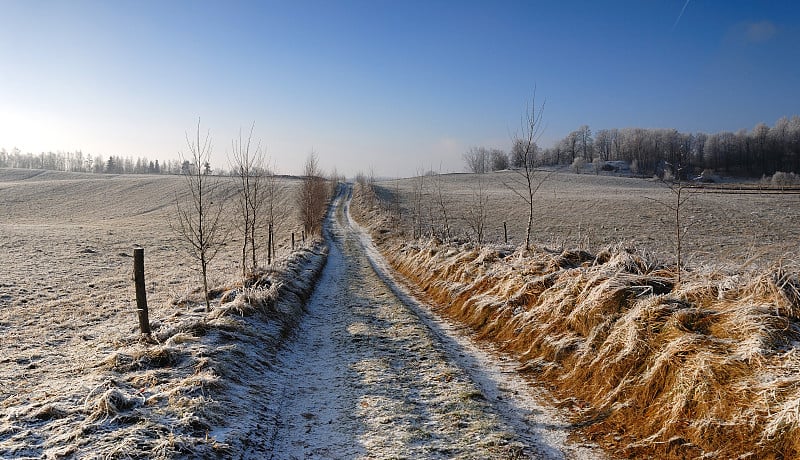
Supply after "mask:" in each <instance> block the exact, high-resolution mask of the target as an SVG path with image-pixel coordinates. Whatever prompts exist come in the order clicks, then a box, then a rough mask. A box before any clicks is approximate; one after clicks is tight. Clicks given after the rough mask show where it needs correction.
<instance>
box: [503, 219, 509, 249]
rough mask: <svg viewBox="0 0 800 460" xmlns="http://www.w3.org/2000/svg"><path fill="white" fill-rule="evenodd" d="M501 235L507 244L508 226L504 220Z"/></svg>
mask: <svg viewBox="0 0 800 460" xmlns="http://www.w3.org/2000/svg"><path fill="white" fill-rule="evenodd" d="M503 236H504V237H505V240H506V244H508V227H507V226H506V222H505V221H503Z"/></svg>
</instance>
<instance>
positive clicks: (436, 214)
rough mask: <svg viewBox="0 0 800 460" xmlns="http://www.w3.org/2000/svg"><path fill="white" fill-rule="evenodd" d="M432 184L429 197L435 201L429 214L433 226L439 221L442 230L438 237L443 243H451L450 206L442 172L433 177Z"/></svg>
mask: <svg viewBox="0 0 800 460" xmlns="http://www.w3.org/2000/svg"><path fill="white" fill-rule="evenodd" d="M430 179H431V180H430V181H429V183H430V188H431V189H430V193H429V196H430V198H431V199H432V200H433V203H432V204H431V206H430V208H429V214H430V218H431V225H434V224H433V223H434V222H436V221H438V222H439V223H440V228H439V231H438V232H434V233H438V236H439V237H441V239H442V240H443V241H450V239H451V236H452V232H451V229H450V215H449V214H448V206H447V201H446V200H445V196H444V179H443V178H442V173H441V171H440V172H438V173H436V174H434V175H432V176H431V178H430Z"/></svg>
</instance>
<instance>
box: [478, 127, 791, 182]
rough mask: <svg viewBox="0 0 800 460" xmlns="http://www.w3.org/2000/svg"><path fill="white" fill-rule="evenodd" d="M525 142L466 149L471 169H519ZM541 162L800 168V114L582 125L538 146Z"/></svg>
mask: <svg viewBox="0 0 800 460" xmlns="http://www.w3.org/2000/svg"><path fill="white" fill-rule="evenodd" d="M522 151H523V150H522V149H521V146H519V145H516V144H515V145H514V146H513V147H512V150H511V152H510V153H509V154H506V153H505V152H503V151H502V150H498V149H487V148H485V147H475V148H472V149H470V150H469V151H468V152H467V153H465V154H464V161H465V164H466V167H467V170H468V171H470V172H475V173H483V172H488V171H495V170H500V169H507V168H509V167H511V168H514V169H519V168H521V167H522V166H523V164H524V163H523V162H524V160H523V159H522V158H523V155H521V152H522ZM535 151H536V154H535V155H533V156H532V158H533V160H532V161H535V163H536V165H537V166H545V165H579V166H580V165H583V164H591V165H593V166H594V170H595V171H600V170H601V169H603V166H604V164H605V163H606V162H608V161H625V162H626V163H628V164H629V165H631V171H632V172H633V173H635V174H640V175H647V176H649V175H654V174H659V175H660V174H663V173H664V171H665V170H666V169H672V171H671V172H672V173H675V172H676V171H675V169H676V168H677V167H678V165H680V167H681V170H682V171H684V172H685V174H696V173H699V172H702V171H704V170H714V171H717V172H720V173H723V174H727V175H733V176H750V177H760V176H763V175H772V174H774V173H776V172H778V171H794V172H800V116H797V115H794V116H792V117H791V118H788V117H783V118H781V119H779V120H778V121H776V122H775V124H774V125H773V126H772V127H769V126H767V125H766V124H765V123H758V124H757V125H756V126H755V127H754V128H753V129H752V130H751V131H747V130H746V129H741V130H739V131H736V132H731V131H722V132H719V133H714V134H706V133H694V134H692V133H682V132H680V131H678V130H676V129H645V128H623V129H602V130H598V131H597V132H592V130H591V129H590V128H589V126H586V125H584V126H581V127H580V128H578V129H576V130H575V131H572V132H571V133H569V134H568V135H567V136H566V137H564V138H563V139H561V140H560V141H558V142H556V144H555V145H554V146H553V147H551V148H547V149H541V148H539V147H538V146H537V147H535Z"/></svg>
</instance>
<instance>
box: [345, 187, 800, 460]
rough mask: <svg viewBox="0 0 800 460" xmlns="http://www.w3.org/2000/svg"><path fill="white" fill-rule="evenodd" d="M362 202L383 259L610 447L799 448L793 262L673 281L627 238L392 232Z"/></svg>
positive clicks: (764, 454)
mask: <svg viewBox="0 0 800 460" xmlns="http://www.w3.org/2000/svg"><path fill="white" fill-rule="evenodd" d="M368 202H369V200H366V199H364V198H363V191H359V192H357V193H356V198H355V199H354V204H353V206H352V209H353V214H354V215H355V216H356V218H357V219H358V220H360V221H362V222H365V223H367V222H369V223H370V226H371V228H372V229H373V233H375V234H376V235H380V236H381V238H380V240H381V241H382V243H381V250H382V252H383V253H384V255H385V256H386V257H387V259H388V260H389V262H390V263H391V264H392V266H393V267H394V268H395V269H396V270H397V271H398V272H400V273H401V274H403V275H404V276H405V277H407V279H408V280H410V282H412V283H413V284H415V285H417V286H419V287H420V288H421V290H422V292H424V294H425V295H426V296H427V297H428V298H429V300H430V301H431V302H432V304H433V305H435V306H436V308H437V310H438V311H439V312H440V313H441V314H443V315H445V316H448V317H450V318H453V319H455V320H457V321H460V322H463V323H465V324H467V325H469V326H470V327H471V328H472V329H474V330H475V331H476V333H477V334H478V336H479V337H481V338H482V339H485V340H490V341H493V342H495V343H497V344H498V345H499V346H500V348H501V349H503V350H505V351H508V352H510V353H512V354H514V355H515V356H517V357H518V359H519V360H520V363H521V369H523V370H525V371H526V372H530V373H531V374H532V375H534V376H536V378H537V379H540V380H542V381H544V382H547V383H548V384H549V385H550V386H551V388H552V389H553V393H554V394H555V395H556V396H557V397H558V399H559V400H560V401H561V404H562V405H563V406H564V407H565V408H567V409H568V410H570V411H572V413H573V415H574V418H575V422H576V423H578V424H581V425H582V426H583V427H584V431H585V433H587V435H589V436H590V437H591V438H593V439H595V440H597V441H599V442H601V443H602V444H603V445H604V446H606V447H607V448H608V449H610V450H611V451H613V452H614V453H616V454H618V455H623V456H627V457H630V458H642V457H655V458H776V459H777V458H798V457H800V349H799V348H798V343H800V322H799V321H800V295H799V293H800V279H798V271H797V269H796V267H791V266H786V265H783V266H781V265H777V266H773V267H771V268H769V269H761V270H760V271H755V270H753V271H749V272H738V273H737V272H732V271H723V270H722V269H719V268H717V269H714V268H713V267H715V264H714V263H711V264H708V265H707V266H706V267H707V268H703V269H696V270H693V271H691V272H690V273H689V274H685V275H684V280H683V282H682V284H681V285H680V286H675V285H674V284H673V280H674V279H675V276H674V275H675V273H674V267H671V266H665V265H662V264H660V263H656V262H653V259H652V258H650V257H645V256H642V255H639V254H637V253H636V252H634V251H628V250H624V249H614V250H605V251H599V252H596V253H595V254H591V253H589V252H585V251H548V250H544V249H539V250H535V251H530V252H523V251H519V250H515V249H514V248H512V247H502V246H492V247H478V246H475V245H472V244H460V245H459V244H443V243H440V242H438V241H433V240H430V241H419V242H409V241H405V240H403V239H402V238H391V235H392V234H393V233H394V232H392V231H390V230H389V229H391V228H397V225H396V223H394V222H390V218H389V217H387V216H386V215H385V214H382V213H381V212H378V211H376V210H375V209H367V206H366V205H367V203H368ZM540 225H546V224H542V223H540ZM712 262H713V261H712ZM728 270H729V269H728Z"/></svg>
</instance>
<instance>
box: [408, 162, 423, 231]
mask: <svg viewBox="0 0 800 460" xmlns="http://www.w3.org/2000/svg"><path fill="white" fill-rule="evenodd" d="M411 186H412V194H413V196H412V202H411V214H412V216H411V218H412V225H413V229H412V232H411V233H412V235H413V236H414V239H417V238H422V232H423V228H424V225H425V223H424V222H423V216H424V209H423V208H424V204H425V172H424V171H423V170H422V169H420V170H418V171H417V176H416V177H414V180H413V182H412V185H411Z"/></svg>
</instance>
